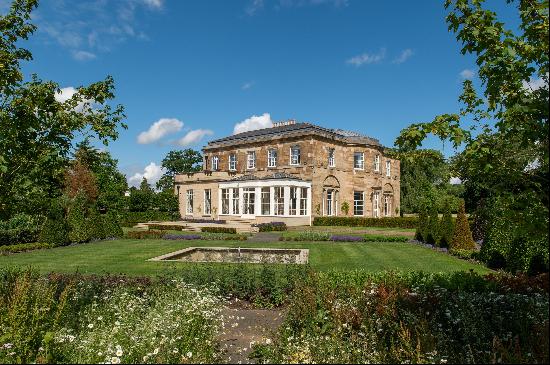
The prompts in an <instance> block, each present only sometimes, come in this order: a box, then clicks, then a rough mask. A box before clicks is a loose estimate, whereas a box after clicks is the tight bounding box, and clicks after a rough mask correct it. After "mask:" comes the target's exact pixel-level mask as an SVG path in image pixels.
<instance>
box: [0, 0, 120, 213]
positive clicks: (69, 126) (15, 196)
mask: <svg viewBox="0 0 550 365" xmlns="http://www.w3.org/2000/svg"><path fill="white" fill-rule="evenodd" d="M36 6H37V1H36V0H14V1H13V3H12V5H11V7H10V10H9V11H8V12H7V13H6V14H4V15H0V216H2V217H9V216H10V215H11V214H13V213H14V212H29V213H36V212H37V211H41V210H42V211H43V210H45V209H46V208H47V202H48V197H54V196H58V195H60V193H61V187H62V183H63V172H64V168H65V167H66V166H67V164H68V160H69V158H68V157H69V154H70V151H71V150H72V148H73V141H74V139H75V137H76V136H79V135H84V136H94V137H96V138H97V139H98V140H99V141H100V142H102V143H104V144H108V142H109V141H110V140H113V139H116V138H117V136H118V130H117V129H118V127H124V128H125V127H126V126H125V124H124V123H123V122H122V120H123V118H124V109H123V107H122V106H121V105H117V106H112V105H111V104H110V102H111V100H112V99H113V98H114V81H113V78H112V77H110V76H107V77H106V78H105V80H103V81H99V82H95V83H92V84H90V85H88V86H81V87H78V88H77V92H76V93H75V94H74V95H73V96H72V97H71V98H69V99H68V100H66V101H64V102H62V101H60V100H58V98H56V96H58V95H59V92H60V89H59V85H58V84H57V83H55V82H53V81H44V80H42V79H40V78H39V77H38V76H37V75H32V76H31V77H30V79H29V80H28V81H25V80H24V75H23V72H22V71H21V63H22V62H25V61H30V60H32V55H31V53H30V52H29V51H28V50H26V49H24V48H20V47H19V46H18V45H19V43H20V41H21V40H26V39H28V38H29V37H30V35H31V34H32V33H33V32H34V31H35V29H36V27H35V26H34V25H33V24H32V23H31V11H32V10H33V9H34V8H35V7H36Z"/></svg>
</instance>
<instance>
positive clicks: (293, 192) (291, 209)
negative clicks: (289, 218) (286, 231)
mask: <svg viewBox="0 0 550 365" xmlns="http://www.w3.org/2000/svg"><path fill="white" fill-rule="evenodd" d="M298 203H299V202H298V187H297V186H291V187H290V195H289V202H288V215H298V213H299V212H300V210H299V209H300V208H299V205H298Z"/></svg>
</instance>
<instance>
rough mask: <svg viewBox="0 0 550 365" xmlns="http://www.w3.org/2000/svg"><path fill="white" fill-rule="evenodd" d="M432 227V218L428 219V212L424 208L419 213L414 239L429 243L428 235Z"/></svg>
mask: <svg viewBox="0 0 550 365" xmlns="http://www.w3.org/2000/svg"><path fill="white" fill-rule="evenodd" d="M429 227H430V218H429V217H428V210H427V209H426V208H425V207H423V208H422V209H420V212H419V213H418V222H417V226H416V232H415V234H414V238H415V239H416V240H418V241H422V242H427V240H428V233H429V229H430V228H429Z"/></svg>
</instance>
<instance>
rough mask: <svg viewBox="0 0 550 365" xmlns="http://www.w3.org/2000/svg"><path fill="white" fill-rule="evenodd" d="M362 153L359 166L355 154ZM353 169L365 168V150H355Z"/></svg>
mask: <svg viewBox="0 0 550 365" xmlns="http://www.w3.org/2000/svg"><path fill="white" fill-rule="evenodd" d="M359 155H361V159H360V160H359V161H360V162H361V164H360V166H361V167H357V166H356V165H355V156H359ZM353 169H354V170H365V152H363V151H353Z"/></svg>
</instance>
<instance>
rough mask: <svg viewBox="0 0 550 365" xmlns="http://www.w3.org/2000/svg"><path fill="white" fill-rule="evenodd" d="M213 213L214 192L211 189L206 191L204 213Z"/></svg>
mask: <svg viewBox="0 0 550 365" xmlns="http://www.w3.org/2000/svg"><path fill="white" fill-rule="evenodd" d="M211 213H212V192H211V190H210V189H206V190H205V191H204V214H211Z"/></svg>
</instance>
